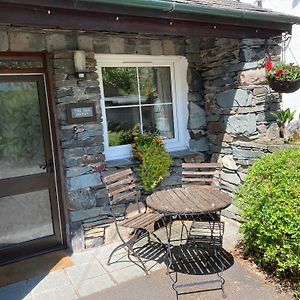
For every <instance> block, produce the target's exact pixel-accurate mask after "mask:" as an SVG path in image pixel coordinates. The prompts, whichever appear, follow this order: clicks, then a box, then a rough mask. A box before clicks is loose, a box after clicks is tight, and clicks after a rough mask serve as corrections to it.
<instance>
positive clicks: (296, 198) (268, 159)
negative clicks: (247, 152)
mask: <svg viewBox="0 0 300 300" xmlns="http://www.w3.org/2000/svg"><path fill="white" fill-rule="evenodd" d="M235 199H236V200H237V202H238V203H239V205H240V207H241V209H242V210H241V215H242V217H243V218H244V220H245V222H244V223H243V224H242V226H241V231H242V233H243V235H244V251H245V254H246V255H251V256H253V257H254V258H255V260H256V262H258V263H259V264H260V265H261V266H263V267H265V268H267V269H268V270H269V271H272V272H274V273H275V274H276V275H277V276H279V277H281V278H285V279H288V278H289V279H290V280H292V281H293V282H294V284H295V288H296V287H297V285H299V282H300V256H299V254H300V244H299V241H300V149H299V148H293V149H288V150H282V151H278V152H274V153H272V154H267V155H265V156H264V157H262V158H260V159H258V160H257V161H256V162H255V163H254V165H253V166H252V167H251V168H250V169H249V171H248V175H247V177H246V180H245V182H244V184H243V185H241V186H240V188H239V190H238V192H237V193H236V194H235Z"/></svg>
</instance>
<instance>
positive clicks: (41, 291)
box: [0, 218, 294, 300]
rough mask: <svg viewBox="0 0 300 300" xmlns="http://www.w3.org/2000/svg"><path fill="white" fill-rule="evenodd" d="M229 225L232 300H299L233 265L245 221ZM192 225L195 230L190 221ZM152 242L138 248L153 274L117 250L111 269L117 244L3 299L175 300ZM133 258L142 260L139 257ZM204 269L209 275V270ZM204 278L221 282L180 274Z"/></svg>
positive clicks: (216, 294)
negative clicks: (235, 248) (109, 263)
mask: <svg viewBox="0 0 300 300" xmlns="http://www.w3.org/2000/svg"><path fill="white" fill-rule="evenodd" d="M224 221H225V235H224V248H225V249H226V250H227V251H224V253H225V254H226V255H227V257H226V264H227V265H226V268H227V269H226V271H225V272H224V278H225V280H226V283H225V289H226V294H227V300H252V299H256V300H294V298H293V296H292V295H289V294H280V293H278V291H276V288H275V287H274V286H273V285H272V284H270V283H266V282H265V281H264V277H263V276H262V275H261V274H257V273H255V272H253V271H251V270H250V269H248V268H247V263H245V262H243V261H239V260H238V259H235V261H234V264H233V257H232V255H231V254H230V253H232V252H233V250H234V246H235V245H236V243H237V241H238V240H239V239H240V238H241V236H240V234H239V233H238V229H239V223H238V222H235V221H232V220H229V219H226V218H224ZM187 225H188V226H189V223H188V222H187ZM180 232H181V222H175V223H174V226H172V238H173V239H177V240H178V239H179V236H180ZM157 235H158V236H159V238H161V239H162V241H166V234H165V229H164V228H161V229H160V230H159V231H158V232H157ZM184 236H185V232H184ZM151 240H152V242H151V243H150V244H149V243H147V239H144V240H141V241H139V242H138V243H137V244H136V245H135V250H136V251H137V252H138V254H139V255H140V256H141V257H143V260H144V262H145V264H146V266H147V269H148V270H149V273H150V275H149V276H146V275H145V273H144V271H143V270H142V269H141V268H139V267H137V266H136V265H135V264H133V263H132V262H131V261H129V260H128V257H127V251H125V250H124V249H121V250H119V251H117V252H116V253H115V254H114V256H113V258H112V262H114V263H113V264H111V265H110V266H107V264H106V263H107V259H108V257H109V255H110V253H111V251H112V250H113V249H114V248H115V247H116V246H117V245H118V244H111V245H107V246H101V247H98V248H95V249H92V250H88V251H85V252H83V253H79V254H73V255H72V256H71V257H72V259H73V261H74V264H75V265H74V266H72V267H69V268H66V269H64V270H59V271H55V272H50V273H48V274H44V275H41V276H37V277H34V278H31V279H29V280H25V281H21V282H18V283H15V284H11V285H9V286H6V287H3V288H0V300H24V299H25V300H48V299H49V300H73V299H74V300H75V299H85V300H91V299H97V300H98V299H100V300H102V299H104V300H106V299H107V300H110V299H113V300H114V299H118V300H123V299H124V300H127V299H128V300H135V299H137V300H144V299H145V300H148V299H149V300H152V299H158V300H160V299H163V300H168V299H175V293H174V291H173V290H172V284H171V281H170V279H169V277H168V276H167V275H166V266H165V264H164V253H165V252H164V249H163V247H162V246H160V245H159V244H158V243H157V240H156V239H155V238H153V237H152V238H151ZM176 243H177V244H178V243H179V242H178V241H177V242H176ZM224 257H225V256H224ZM131 258H132V259H133V260H136V258H134V257H131ZM199 266H200V265H199V264H198V267H199ZM202 267H203V268H202V269H203V270H204V271H205V268H206V266H204V265H203V266H202ZM204 273H205V272H204ZM204 273H203V274H204ZM199 278H200V279H201V280H205V279H216V275H215V274H213V275H201V277H200V276H194V275H190V274H182V273H180V274H178V281H179V282H180V283H193V282H194V281H195V280H198V279H199ZM209 287H214V286H209ZM191 291H193V289H188V290H186V292H191ZM180 299H191V300H193V299H199V300H201V299H205V300H215V299H222V292H221V291H220V290H215V291H207V292H201V293H194V294H190V293H189V294H186V295H181V296H180Z"/></svg>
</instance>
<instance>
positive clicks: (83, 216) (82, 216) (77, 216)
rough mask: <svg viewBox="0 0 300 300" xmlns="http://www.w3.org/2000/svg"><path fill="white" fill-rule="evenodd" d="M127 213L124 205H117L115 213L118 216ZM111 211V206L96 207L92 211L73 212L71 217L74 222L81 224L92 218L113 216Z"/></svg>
mask: <svg viewBox="0 0 300 300" xmlns="http://www.w3.org/2000/svg"><path fill="white" fill-rule="evenodd" d="M124 211H125V206H124V205H115V206H114V212H115V214H116V215H117V216H120V215H123V214H124ZM111 214H112V213H111V210H110V207H109V206H103V207H94V208H91V209H86V210H79V211H71V212H70V217H71V221H72V222H79V221H83V220H87V219H90V218H95V217H97V216H101V215H111Z"/></svg>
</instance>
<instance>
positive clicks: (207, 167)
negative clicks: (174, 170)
mask: <svg viewBox="0 0 300 300" xmlns="http://www.w3.org/2000/svg"><path fill="white" fill-rule="evenodd" d="M221 168H222V164H220V163H183V164H182V184H183V185H197V186H199V187H201V188H208V189H221V184H220V183H221V177H220V171H221Z"/></svg>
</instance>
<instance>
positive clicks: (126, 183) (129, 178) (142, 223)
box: [102, 169, 164, 275]
mask: <svg viewBox="0 0 300 300" xmlns="http://www.w3.org/2000/svg"><path fill="white" fill-rule="evenodd" d="M102 180H103V182H104V184H105V186H106V190H107V192H108V197H109V204H110V208H111V212H112V216H113V219H114V223H115V226H116V231H117V234H118V236H119V238H120V240H121V241H122V244H120V245H119V246H117V247H116V248H115V249H114V250H113V251H112V252H111V254H110V256H109V258H108V261H107V264H108V265H110V263H111V258H112V256H113V254H114V253H115V252H116V251H118V250H120V249H122V248H127V250H128V255H133V256H135V257H136V258H137V259H138V261H139V263H140V264H138V265H139V266H140V267H141V268H142V269H143V270H144V272H145V273H146V275H148V270H147V268H146V266H145V264H144V262H143V261H142V259H141V258H140V257H139V255H138V254H137V252H136V251H135V250H134V244H135V243H136V242H137V241H138V240H140V239H142V238H143V237H148V241H150V234H152V235H153V236H154V237H155V238H156V239H157V240H158V241H159V242H160V243H161V244H162V242H161V241H160V239H159V238H158V237H157V236H156V235H155V234H154V231H155V230H156V229H158V228H159V227H160V226H161V224H162V223H163V222H164V219H163V217H164V215H162V214H159V213H157V212H154V211H150V210H149V209H146V206H145V205H144V204H143V205H141V204H142V202H139V199H140V191H139V190H138V188H137V185H136V178H135V176H134V174H133V172H132V170H131V169H126V170H123V171H120V172H117V173H114V174H112V175H108V176H105V177H103V178H102ZM121 203H124V204H125V206H126V209H125V219H124V220H122V221H118V218H117V216H116V214H115V212H114V206H115V205H117V204H121ZM133 203H135V204H133ZM119 227H127V228H131V229H133V236H132V237H131V238H130V239H129V240H127V241H126V240H125V239H124V238H123V236H122V235H121V232H120V229H119Z"/></svg>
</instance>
